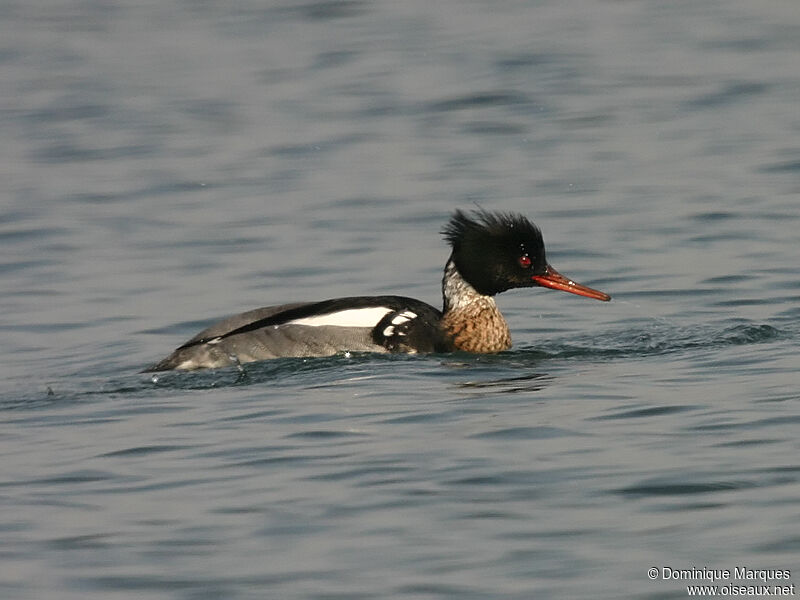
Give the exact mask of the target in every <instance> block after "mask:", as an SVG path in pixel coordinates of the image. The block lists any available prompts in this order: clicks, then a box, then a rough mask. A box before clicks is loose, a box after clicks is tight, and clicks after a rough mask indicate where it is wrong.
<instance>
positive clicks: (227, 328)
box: [143, 208, 611, 372]
mask: <svg viewBox="0 0 800 600" xmlns="http://www.w3.org/2000/svg"><path fill="white" fill-rule="evenodd" d="M441 234H442V235H443V237H444V239H445V241H446V242H447V244H448V245H449V246H450V250H451V252H450V256H449V258H448V259H447V262H446V263H445V267H444V274H443V277H442V300H443V302H442V309H441V310H439V309H437V308H435V307H434V306H431V305H430V304H428V303H426V302H423V301H421V300H416V299H414V298H409V297H406V296H348V297H344V298H333V299H328V300H322V301H317V302H295V303H290V304H281V305H277V306H267V307H264V308H257V309H255V310H250V311H247V312H244V313H241V314H237V315H233V316H230V317H228V318H225V319H223V320H221V321H219V322H217V323H215V324H213V325H211V326H210V327H208V328H206V329H204V330H203V331H201V332H199V333H198V334H197V335H195V336H194V337H193V338H191V339H190V340H188V341H186V342H185V343H183V344H182V345H180V346H178V348H176V349H175V350H174V351H173V352H172V353H171V354H169V356H167V357H165V358H164V359H162V360H160V361H158V362H157V363H155V364H153V365H152V366H150V367H148V368H146V369H145V370H144V371H143V372H158V371H169V370H195V369H208V368H212V369H215V368H222V367H230V366H239V367H240V368H241V365H242V364H244V363H249V362H253V361H261V360H267V359H275V358H284V357H297V358H300V357H319V356H332V355H335V354H350V353H355V352H374V353H406V354H431V353H448V352H467V353H474V354H494V353H498V352H502V351H504V350H508V349H509V348H511V334H510V332H509V328H508V323H507V322H506V320H505V319H504V318H503V315H502V314H501V313H500V310H499V308H498V306H497V303H496V301H495V296H497V294H500V293H502V292H504V291H506V290H510V289H513V288H527V287H545V288H550V289H553V290H560V291H563V292H569V293H571V294H577V295H579V296H584V297H587V298H592V299H595V300H601V301H603V302H607V301H609V300H610V299H611V296H609V295H608V294H606V293H604V292H601V291H599V290H596V289H593V288H591V287H588V286H585V285H581V284H579V283H576V282H575V281H573V280H572V279H570V278H569V277H566V276H564V275H561V274H560V273H559V272H558V271H556V270H555V269H554V268H553V267H552V266H551V265H550V263H549V262H548V261H547V257H546V252H545V246H544V240H543V237H542V232H541V230H540V229H539V228H538V227H537V226H536V225H535V224H534V223H533V222H531V221H530V220H528V219H527V218H526V217H525V216H523V215H521V214H517V213H510V212H498V211H488V210H485V209H482V208H478V209H475V210H472V211H470V212H467V211H463V210H460V209H459V210H456V211H455V212H454V213H453V214H452V216H451V218H450V220H449V221H448V222H447V223H446V225H445V226H444V227H443V228H442V230H441Z"/></svg>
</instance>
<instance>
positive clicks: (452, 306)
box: [442, 259, 496, 314]
mask: <svg viewBox="0 0 800 600" xmlns="http://www.w3.org/2000/svg"><path fill="white" fill-rule="evenodd" d="M442 296H443V298H444V309H443V311H442V312H444V313H445V314H447V313H448V312H450V311H457V310H461V309H463V308H466V307H467V306H469V305H470V304H472V303H473V302H478V301H481V302H483V303H485V304H488V305H489V306H496V304H495V301H494V298H492V297H491V296H486V295H484V294H481V293H480V292H478V291H477V290H476V289H475V288H474V287H472V286H471V285H470V284H469V283H467V281H466V280H465V279H464V278H463V277H462V276H461V273H459V272H458V269H457V268H456V265H455V263H454V262H453V260H452V259H449V260H448V261H447V264H446V265H445V267H444V277H442Z"/></svg>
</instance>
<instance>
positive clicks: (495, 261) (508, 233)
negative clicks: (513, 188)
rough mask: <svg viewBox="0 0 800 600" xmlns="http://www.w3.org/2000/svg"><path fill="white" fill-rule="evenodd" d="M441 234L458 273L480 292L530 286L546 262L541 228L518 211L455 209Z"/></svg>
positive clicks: (490, 294) (487, 293) (543, 268)
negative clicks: (449, 248) (450, 248)
mask: <svg viewBox="0 0 800 600" xmlns="http://www.w3.org/2000/svg"><path fill="white" fill-rule="evenodd" d="M442 235H444V238H445V239H446V240H447V242H448V243H449V244H450V246H451V247H452V249H453V254H452V256H451V260H452V261H453V262H454V263H455V265H456V268H457V269H458V271H459V273H461V276H462V277H463V278H464V279H465V280H466V281H467V282H468V283H469V284H470V285H472V287H474V288H475V289H476V290H477V291H478V292H480V293H481V294H486V295H489V296H493V295H494V294H498V293H500V292H503V291H505V290H508V289H511V288H515V287H531V286H533V285H535V284H534V282H533V280H532V279H531V276H532V275H537V274H541V273H544V270H545V266H546V264H547V260H546V257H545V249H544V241H543V240H542V233H541V231H539V228H538V227H536V225H534V224H533V223H531V222H530V221H529V220H528V219H526V218H525V217H523V216H522V215H519V214H514V213H502V212H489V211H487V210H483V209H478V210H474V211H472V212H471V213H466V212H464V211H461V210H457V211H456V212H455V213H454V214H453V216H452V218H451V219H450V221H449V222H448V223H447V225H445V226H444V228H443V229H442Z"/></svg>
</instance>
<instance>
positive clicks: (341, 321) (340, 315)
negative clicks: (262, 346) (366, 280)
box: [284, 306, 416, 327]
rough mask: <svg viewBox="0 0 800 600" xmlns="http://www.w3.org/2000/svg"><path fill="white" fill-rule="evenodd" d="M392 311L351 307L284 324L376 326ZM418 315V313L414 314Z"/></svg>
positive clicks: (383, 307) (378, 307) (382, 308)
mask: <svg viewBox="0 0 800 600" xmlns="http://www.w3.org/2000/svg"><path fill="white" fill-rule="evenodd" d="M390 312H392V309H391V308H386V307H385V306H373V307H372V308H349V309H347V310H340V311H338V312H332V313H328V314H327V315H315V316H313V317H306V318H304V319H294V320H293V321H286V323H284V325H306V326H307V327H326V326H327V327H375V325H377V324H378V323H379V322H380V320H381V319H382V318H383V317H385V316H386V315H387V314H389V313H390ZM414 316H416V315H414Z"/></svg>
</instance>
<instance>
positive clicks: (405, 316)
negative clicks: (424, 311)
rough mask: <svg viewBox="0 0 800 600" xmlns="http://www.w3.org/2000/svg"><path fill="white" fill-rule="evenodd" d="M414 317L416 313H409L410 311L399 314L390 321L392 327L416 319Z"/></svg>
mask: <svg viewBox="0 0 800 600" xmlns="http://www.w3.org/2000/svg"><path fill="white" fill-rule="evenodd" d="M416 316H417V313H414V312H411V311H410V310H407V311H404V312H401V313H400V314H399V315H397V316H396V317H395V318H394V319H392V325H402V324H403V323H405V322H406V321H410V320H411V319H414V318H416Z"/></svg>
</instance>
